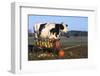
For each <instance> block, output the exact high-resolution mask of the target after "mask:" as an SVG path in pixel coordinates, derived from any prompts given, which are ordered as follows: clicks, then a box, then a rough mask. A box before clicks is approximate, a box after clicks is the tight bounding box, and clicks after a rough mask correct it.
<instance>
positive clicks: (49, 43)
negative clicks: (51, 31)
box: [36, 39, 53, 48]
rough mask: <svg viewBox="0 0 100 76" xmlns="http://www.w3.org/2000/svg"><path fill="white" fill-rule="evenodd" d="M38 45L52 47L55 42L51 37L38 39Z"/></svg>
mask: <svg viewBox="0 0 100 76" xmlns="http://www.w3.org/2000/svg"><path fill="white" fill-rule="evenodd" d="M36 46H38V47H41V48H42V47H43V48H52V47H53V42H52V40H50V39H41V40H39V39H37V40H36Z"/></svg>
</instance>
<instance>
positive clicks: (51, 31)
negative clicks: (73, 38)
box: [33, 23, 68, 39]
mask: <svg viewBox="0 0 100 76" xmlns="http://www.w3.org/2000/svg"><path fill="white" fill-rule="evenodd" d="M67 27H68V25H67V24H64V23H61V24H56V23H38V24H35V25H34V28H33V29H34V33H35V38H49V39H50V38H54V39H58V38H59V35H60V33H61V32H63V33H66V32H67V31H68V28H67Z"/></svg>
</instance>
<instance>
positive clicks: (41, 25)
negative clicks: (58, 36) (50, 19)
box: [39, 23, 47, 36]
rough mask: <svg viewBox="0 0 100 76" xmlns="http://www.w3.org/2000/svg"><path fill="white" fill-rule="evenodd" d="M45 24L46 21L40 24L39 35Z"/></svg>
mask: <svg viewBox="0 0 100 76" xmlns="http://www.w3.org/2000/svg"><path fill="white" fill-rule="evenodd" d="M46 24H47V23H44V24H40V28H39V36H40V34H41V31H42V29H43V28H45V25H46Z"/></svg>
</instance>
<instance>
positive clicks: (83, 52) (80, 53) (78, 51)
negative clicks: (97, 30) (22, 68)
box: [28, 45, 88, 60]
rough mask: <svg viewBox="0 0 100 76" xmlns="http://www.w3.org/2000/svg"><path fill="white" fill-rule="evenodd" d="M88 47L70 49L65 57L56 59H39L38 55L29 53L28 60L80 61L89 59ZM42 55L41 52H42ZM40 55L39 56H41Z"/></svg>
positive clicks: (66, 50)
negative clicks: (80, 59)
mask: <svg viewBox="0 0 100 76" xmlns="http://www.w3.org/2000/svg"><path fill="white" fill-rule="evenodd" d="M87 49H88V47H87V46H86V45H82V46H77V47H73V48H69V49H65V50H64V52H65V54H64V57H59V56H54V57H44V58H38V57H37V53H35V52H33V53H32V52H30V53H28V60H51V59H79V58H88V51H87ZM40 53H41V52H40ZM40 53H38V54H40Z"/></svg>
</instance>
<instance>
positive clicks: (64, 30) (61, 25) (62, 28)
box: [59, 22, 68, 33]
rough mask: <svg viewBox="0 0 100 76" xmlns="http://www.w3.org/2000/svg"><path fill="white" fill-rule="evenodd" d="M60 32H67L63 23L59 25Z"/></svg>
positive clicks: (66, 26) (66, 27)
mask: <svg viewBox="0 0 100 76" xmlns="http://www.w3.org/2000/svg"><path fill="white" fill-rule="evenodd" d="M59 27H60V31H61V32H64V33H66V32H67V31H68V25H67V24H64V23H63V22H62V23H61V24H60V26H59Z"/></svg>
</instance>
